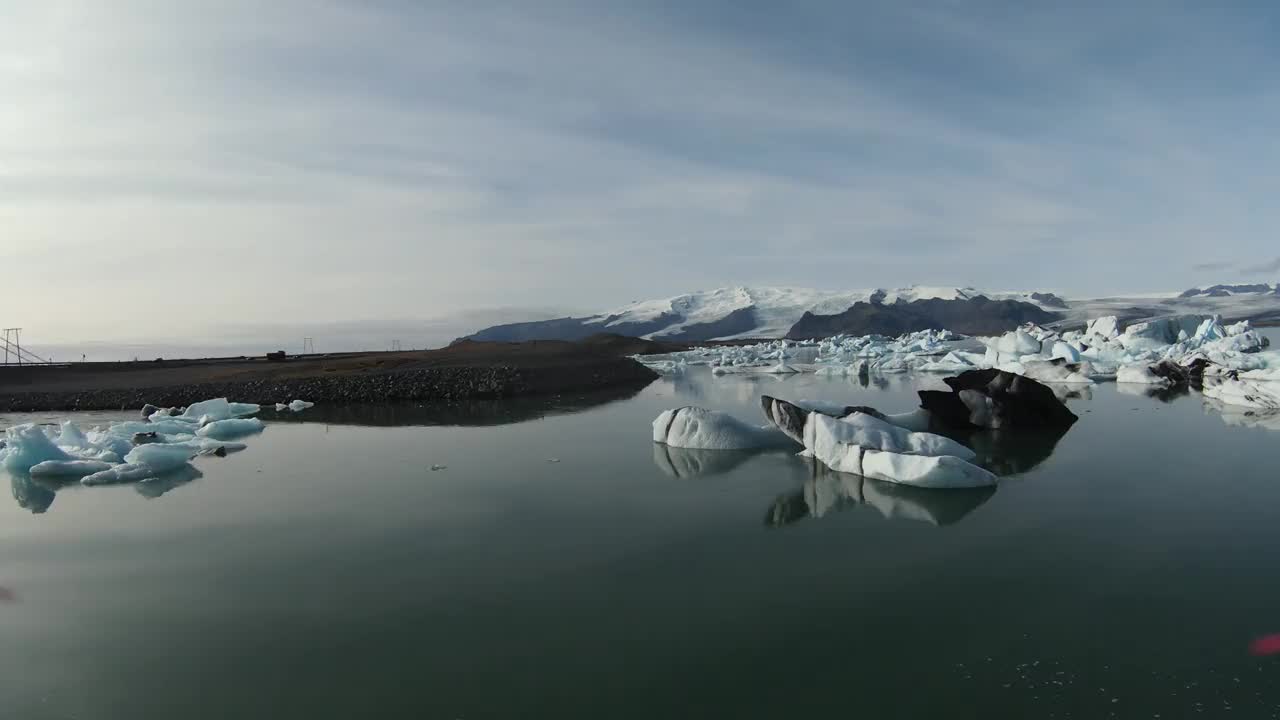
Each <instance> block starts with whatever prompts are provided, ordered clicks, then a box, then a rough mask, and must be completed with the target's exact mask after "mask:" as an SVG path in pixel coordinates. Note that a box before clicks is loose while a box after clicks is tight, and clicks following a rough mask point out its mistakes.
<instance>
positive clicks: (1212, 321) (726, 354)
mask: <svg viewBox="0 0 1280 720" xmlns="http://www.w3.org/2000/svg"><path fill="white" fill-rule="evenodd" d="M1120 328H1121V325H1120V321H1119V320H1118V318H1116V317H1114V316H1107V317H1099V318H1094V319H1092V320H1090V321H1089V322H1088V324H1087V325H1086V326H1085V328H1084V330H1082V331H1081V330H1072V331H1067V332H1062V331H1058V330H1052V329H1048V328H1043V327H1039V326H1036V325H1024V326H1023V327H1020V328H1018V329H1016V330H1013V331H1011V332H1008V333H1004V334H1003V335H1000V336H998V337H986V338H960V337H957V336H955V335H953V334H952V333H950V332H947V331H945V330H941V331H939V330H924V331H921V332H915V333H908V334H906V335H902V336H899V337H897V338H889V337H884V336H881V335H864V336H848V335H838V336H835V337H831V338H827V339H825V340H803V341H771V342H763V343H758V344H754V345H742V346H732V347H726V346H717V347H706V348H695V349H692V350H689V351H686V352H679V353H672V354H668V355H662V356H640V357H637V358H636V359H637V360H639V361H640V362H642V363H645V364H646V365H649V366H650V367H661V366H664V365H673V366H679V367H681V368H684V367H694V366H698V365H705V366H709V367H710V368H711V372H712V373H713V374H715V375H729V374H738V373H783V372H785V373H788V374H790V373H792V372H793V371H794V372H812V373H821V374H823V375H835V376H854V377H857V376H881V375H887V374H891V373H921V374H923V373H947V374H957V373H962V372H965V371H967V370H972V369H990V368H996V369H1000V370H1005V371H1007V372H1011V373H1015V374H1018V375H1023V376H1025V377H1029V378H1031V379H1033V380H1037V381H1039V382H1042V383H1045V384H1046V385H1048V386H1049V387H1051V388H1053V389H1054V391H1055V392H1057V393H1059V394H1063V393H1068V392H1076V393H1078V392H1083V391H1084V390H1085V389H1087V388H1088V387H1089V386H1091V385H1093V384H1094V383H1097V382H1102V381H1108V380H1118V381H1119V382H1121V383H1125V384H1132V383H1140V384H1144V385H1148V386H1153V387H1159V386H1160V385H1161V384H1166V382H1165V381H1161V380H1160V379H1159V378H1158V377H1157V376H1155V375H1154V374H1153V373H1151V371H1150V368H1151V367H1152V366H1157V365H1159V364H1160V363H1162V362H1165V361H1168V362H1172V363H1174V364H1176V365H1180V366H1182V367H1183V368H1188V369H1190V368H1191V367H1192V366H1193V364H1196V363H1198V365H1197V367H1198V368H1199V367H1200V366H1203V367H1202V369H1198V370H1196V372H1203V375H1204V377H1205V378H1206V379H1222V380H1223V382H1222V383H1220V384H1218V385H1217V386H1215V389H1212V390H1208V391H1207V392H1206V393H1205V394H1206V396H1211V395H1210V393H1214V395H1212V396H1213V397H1217V398H1219V399H1221V400H1222V401H1223V402H1229V403H1244V404H1245V406H1247V407H1262V408H1269V407H1271V403H1272V402H1273V399H1274V398H1275V397H1276V396H1277V395H1280V351H1276V350H1271V351H1268V350H1267V346H1268V342H1267V340H1266V339H1265V338H1264V337H1263V336H1262V335H1261V334H1259V333H1258V332H1257V331H1256V330H1254V329H1253V328H1252V327H1251V326H1250V324H1249V323H1248V322H1247V321H1246V322H1238V323H1234V324H1231V325H1224V324H1223V323H1222V320H1221V318H1219V317H1217V316H1208V315H1172V316H1169V317H1163V318H1155V319H1152V320H1148V321H1146V322H1140V323H1135V324H1133V325H1130V326H1129V327H1127V328H1125V329H1124V330H1123V331H1122V330H1121V329H1120ZM1205 363H1207V365H1205ZM1241 383H1245V384H1243V385H1242V384H1241ZM979 410H980V408H979Z"/></svg>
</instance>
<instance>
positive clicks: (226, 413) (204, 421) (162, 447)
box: [0, 398, 309, 507]
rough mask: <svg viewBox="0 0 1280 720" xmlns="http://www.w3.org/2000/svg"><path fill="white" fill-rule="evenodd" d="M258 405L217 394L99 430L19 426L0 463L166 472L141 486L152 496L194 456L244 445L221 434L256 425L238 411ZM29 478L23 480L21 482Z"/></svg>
mask: <svg viewBox="0 0 1280 720" xmlns="http://www.w3.org/2000/svg"><path fill="white" fill-rule="evenodd" d="M297 402H299V403H301V402H302V401H297ZM306 405H308V406H309V403H308V404H306ZM303 409H305V408H303ZM257 411H258V406H257V405H253V404H249V403H233V402H229V401H228V400H227V399H226V398H217V399H213V400H207V401H204V402H199V403H196V404H194V405H192V406H191V407H189V408H186V409H185V410H183V411H181V412H179V411H178V410H177V409H174V408H170V409H167V410H166V409H161V408H157V407H156V406H154V405H149V406H147V407H146V408H145V409H144V411H143V413H142V414H143V415H144V416H145V417H146V418H148V419H147V420H145V421H138V420H126V421H121V422H116V423H112V424H111V425H110V426H108V427H107V428H106V429H105V430H102V429H97V428H95V429H94V430H91V431H89V432H84V431H82V430H81V429H80V427H79V426H77V425H76V424H75V423H74V422H72V421H70V420H68V421H66V422H63V423H62V424H61V426H59V427H57V428H56V430H55V427H54V426H43V425H34V424H27V425H18V426H15V427H11V428H8V429H7V430H5V432H4V439H3V440H0V463H2V464H3V466H4V467H5V468H7V469H8V470H10V471H13V473H14V477H15V478H17V477H25V478H31V477H36V478H68V477H79V478H81V480H80V482H81V483H83V484H85V485H105V484H110V483H124V482H139V481H143V480H149V479H153V478H166V480H165V481H164V482H163V483H157V484H154V485H153V486H151V489H149V490H147V491H146V492H144V494H147V495H148V496H149V497H151V496H158V495H159V494H162V493H163V492H165V489H166V488H172V487H176V486H177V484H181V483H184V482H189V481H191V480H192V479H195V478H197V477H200V473H199V471H197V470H196V469H195V468H193V467H192V466H191V465H190V461H191V460H192V459H193V458H195V457H196V456H198V455H219V456H221V455H226V454H227V453H229V452H234V451H237V450H243V449H245V447H246V446H245V445H244V444H243V443H238V442H226V439H228V438H232V437H239V436H242V435H246V434H251V433H254V432H259V431H261V430H262V428H263V425H262V421H261V420H258V419H257V418H249V417H243V416H244V415H247V414H253V413H255V412H257ZM28 485H29V483H26V482H24V485H23V487H24V488H26V487H27V486H28ZM33 487H34V486H33ZM45 507H47V504H46V505H45Z"/></svg>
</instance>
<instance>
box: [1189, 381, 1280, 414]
mask: <svg viewBox="0 0 1280 720" xmlns="http://www.w3.org/2000/svg"><path fill="white" fill-rule="evenodd" d="M1201 392H1202V393H1203V394H1204V396H1205V397H1207V398H1213V399H1214V400H1218V401H1220V402H1222V403H1223V404H1225V405H1235V406H1237V407H1247V408H1257V409H1260V410H1280V384H1274V383H1267V382H1257V381H1254V380H1240V379H1236V378H1229V377H1228V378H1221V379H1218V380H1215V381H1206V382H1205V385H1204V389H1203V390H1202V391H1201Z"/></svg>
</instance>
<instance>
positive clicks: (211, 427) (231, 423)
mask: <svg viewBox="0 0 1280 720" xmlns="http://www.w3.org/2000/svg"><path fill="white" fill-rule="evenodd" d="M264 427H265V426H264V425H263V424H262V421H261V420H259V419H258V418H231V419H228V420H215V421H213V422H209V423H205V425H204V426H203V427H201V428H200V429H199V430H197V431H196V435H199V436H200V437H202V438H211V439H213V440H232V439H234V438H239V437H244V436H246V435H253V434H254V433H260V432H262V430H263V428H264Z"/></svg>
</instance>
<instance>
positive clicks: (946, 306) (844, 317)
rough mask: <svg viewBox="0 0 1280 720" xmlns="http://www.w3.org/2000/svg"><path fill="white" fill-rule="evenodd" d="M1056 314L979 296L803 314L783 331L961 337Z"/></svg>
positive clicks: (794, 336)
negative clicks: (942, 331)
mask: <svg viewBox="0 0 1280 720" xmlns="http://www.w3.org/2000/svg"><path fill="white" fill-rule="evenodd" d="M1059 319H1060V318H1059V316H1058V314H1057V313H1052V312H1049V311H1047V310H1044V309H1041V308H1040V307H1039V306H1036V305H1032V304H1031V303H1026V302H1020V301H1018V300H991V299H989V298H986V297H983V296H978V297H975V298H969V299H967V300H940V299H933V300H916V301H915V302H910V303H895V304H892V305H881V304H878V303H862V302H860V303H857V304H855V305H854V306H853V307H851V308H849V309H848V310H846V311H844V312H842V313H839V314H837V315H814V314H813V313H808V312H807V313H805V314H804V317H802V318H800V321H799V322H797V323H796V324H795V325H794V326H793V327H792V328H791V331H790V332H788V333H787V337H788V338H792V339H804V338H815V337H830V336H832V335H839V334H841V333H844V334H848V335H873V334H879V335H902V334H904V333H911V332H918V331H920V330H929V329H933V328H946V329H947V330H950V331H952V332H956V333H961V334H964V335H998V334H1000V333H1003V332H1007V331H1009V330H1013V329H1014V328H1017V327H1018V326H1020V325H1024V324H1026V323H1037V324H1044V323H1050V322H1054V321H1056V320H1059Z"/></svg>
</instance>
